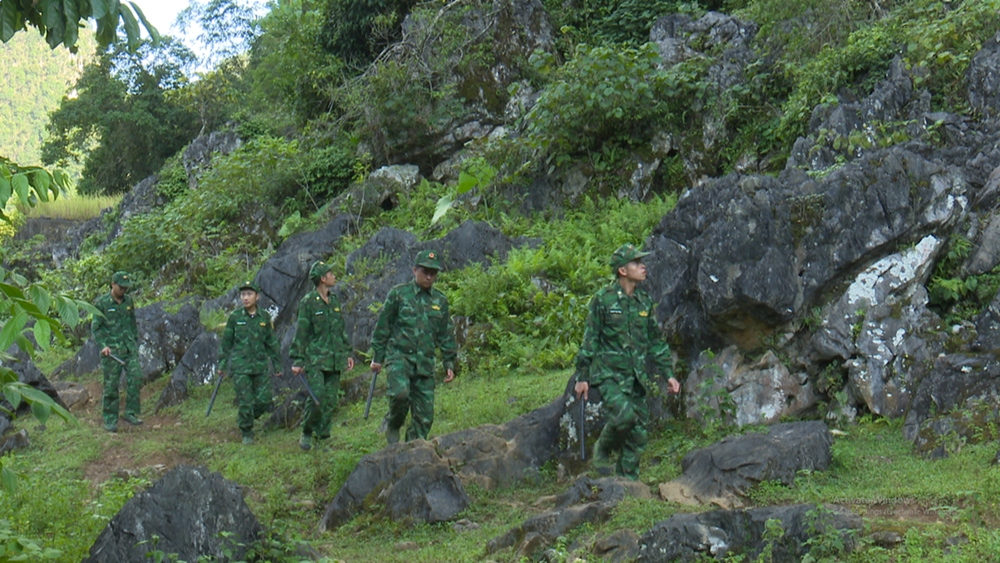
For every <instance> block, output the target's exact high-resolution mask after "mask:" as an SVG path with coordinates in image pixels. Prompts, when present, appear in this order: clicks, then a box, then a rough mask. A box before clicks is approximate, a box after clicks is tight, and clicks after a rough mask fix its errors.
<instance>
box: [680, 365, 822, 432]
mask: <svg viewBox="0 0 1000 563" xmlns="http://www.w3.org/2000/svg"><path fill="white" fill-rule="evenodd" d="M722 397H727V398H728V399H729V400H731V401H732V404H731V405H730V404H723V401H722ZM684 399H685V403H686V406H687V412H688V415H689V416H692V417H694V418H698V419H704V418H705V417H713V418H717V417H720V416H731V417H732V418H733V419H732V420H731V421H729V422H735V423H736V424H737V425H739V426H744V425H747V424H774V423H776V422H778V421H779V420H781V419H782V418H785V417H794V416H797V415H800V414H802V413H803V412H805V411H807V410H809V409H811V408H812V407H814V406H816V403H817V401H818V400H819V396H818V394H817V393H816V390H815V388H814V386H813V384H812V382H811V381H810V379H809V375H808V374H807V373H805V372H800V371H796V372H793V371H792V370H790V369H789V368H788V366H787V365H786V363H785V362H783V361H781V359H780V358H779V357H778V356H777V354H775V353H774V352H773V351H770V350H769V351H767V352H765V353H764V355H763V356H761V357H760V358H758V359H756V360H751V359H749V358H746V357H745V356H744V355H743V353H741V352H740V351H739V348H738V347H737V346H735V345H733V346H729V347H727V348H726V349H725V350H723V351H722V352H720V353H719V354H718V355H714V354H710V353H708V352H704V353H702V354H701V355H700V356H699V358H698V361H697V362H696V363H695V366H694V369H692V370H691V372H690V373H689V374H688V376H687V378H686V379H685V380H684ZM730 407H731V409H732V412H728V410H729V409H730Z"/></svg>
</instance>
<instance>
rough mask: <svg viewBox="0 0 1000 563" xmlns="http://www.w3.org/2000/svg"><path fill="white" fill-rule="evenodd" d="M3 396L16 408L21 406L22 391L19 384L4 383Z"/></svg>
mask: <svg viewBox="0 0 1000 563" xmlns="http://www.w3.org/2000/svg"><path fill="white" fill-rule="evenodd" d="M3 396H4V398H5V399H7V402H8V403H10V406H11V407H13V409H14V410H17V407H19V406H21V391H19V390H18V388H17V385H4V388H3Z"/></svg>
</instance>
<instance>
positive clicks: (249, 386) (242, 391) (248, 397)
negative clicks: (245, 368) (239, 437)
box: [233, 373, 254, 435]
mask: <svg viewBox="0 0 1000 563" xmlns="http://www.w3.org/2000/svg"><path fill="white" fill-rule="evenodd" d="M253 377H254V376H252V375H249V374H246V373H236V374H233V385H234V386H235V387H236V400H237V401H238V404H239V406H238V407H237V410H236V425H237V426H239V428H240V432H242V433H243V435H247V434H249V433H250V432H252V431H253Z"/></svg>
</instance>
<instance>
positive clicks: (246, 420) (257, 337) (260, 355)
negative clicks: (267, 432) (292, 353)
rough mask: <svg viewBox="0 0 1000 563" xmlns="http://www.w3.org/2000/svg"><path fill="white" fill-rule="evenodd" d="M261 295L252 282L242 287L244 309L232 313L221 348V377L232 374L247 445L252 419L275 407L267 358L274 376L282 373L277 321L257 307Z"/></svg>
mask: <svg viewBox="0 0 1000 563" xmlns="http://www.w3.org/2000/svg"><path fill="white" fill-rule="evenodd" d="M259 297H260V288H259V287H257V285H256V284H254V283H253V282H249V281H248V282H244V283H243V285H241V286H240V301H241V302H242V303H243V308H242V309H239V310H236V311H233V314H232V315H230V316H229V321H228V322H226V330H225V332H223V333H222V343H221V346H220V350H219V367H220V373H219V377H222V376H223V375H224V373H225V372H226V371H228V372H230V373H232V374H233V382H234V384H235V386H236V398H237V399H238V400H239V403H240V406H239V411H238V414H237V415H236V421H237V424H238V425H239V427H240V432H241V433H242V434H243V444H244V445H247V446H249V445H250V444H253V421H254V420H256V419H258V418H260V417H261V416H262V415H264V414H265V413H268V412H270V411H271V408H272V407H273V405H272V404H271V401H272V396H271V381H270V378H269V377H268V376H267V374H268V369H267V360H268V359H270V360H271V368H272V370H273V373H275V376H278V375H281V351H280V348H279V346H278V339H277V338H275V336H274V324H273V323H272V322H271V316H270V315H268V314H267V311H265V310H263V309H258V308H257V300H258V299H259Z"/></svg>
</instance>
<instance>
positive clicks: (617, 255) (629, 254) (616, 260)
mask: <svg viewBox="0 0 1000 563" xmlns="http://www.w3.org/2000/svg"><path fill="white" fill-rule="evenodd" d="M650 254H652V252H643V251H641V250H639V247H637V246H636V245H634V244H631V243H629V244H623V245H621V246H620V247H618V250H616V251H615V252H614V254H612V255H611V261H610V264H611V268H612V269H613V270H614V271H618V268H621V267H622V266H624V265H625V264H628V263H629V262H631V261H632V260H637V259H639V258H642V257H643V256H649V255H650Z"/></svg>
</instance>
